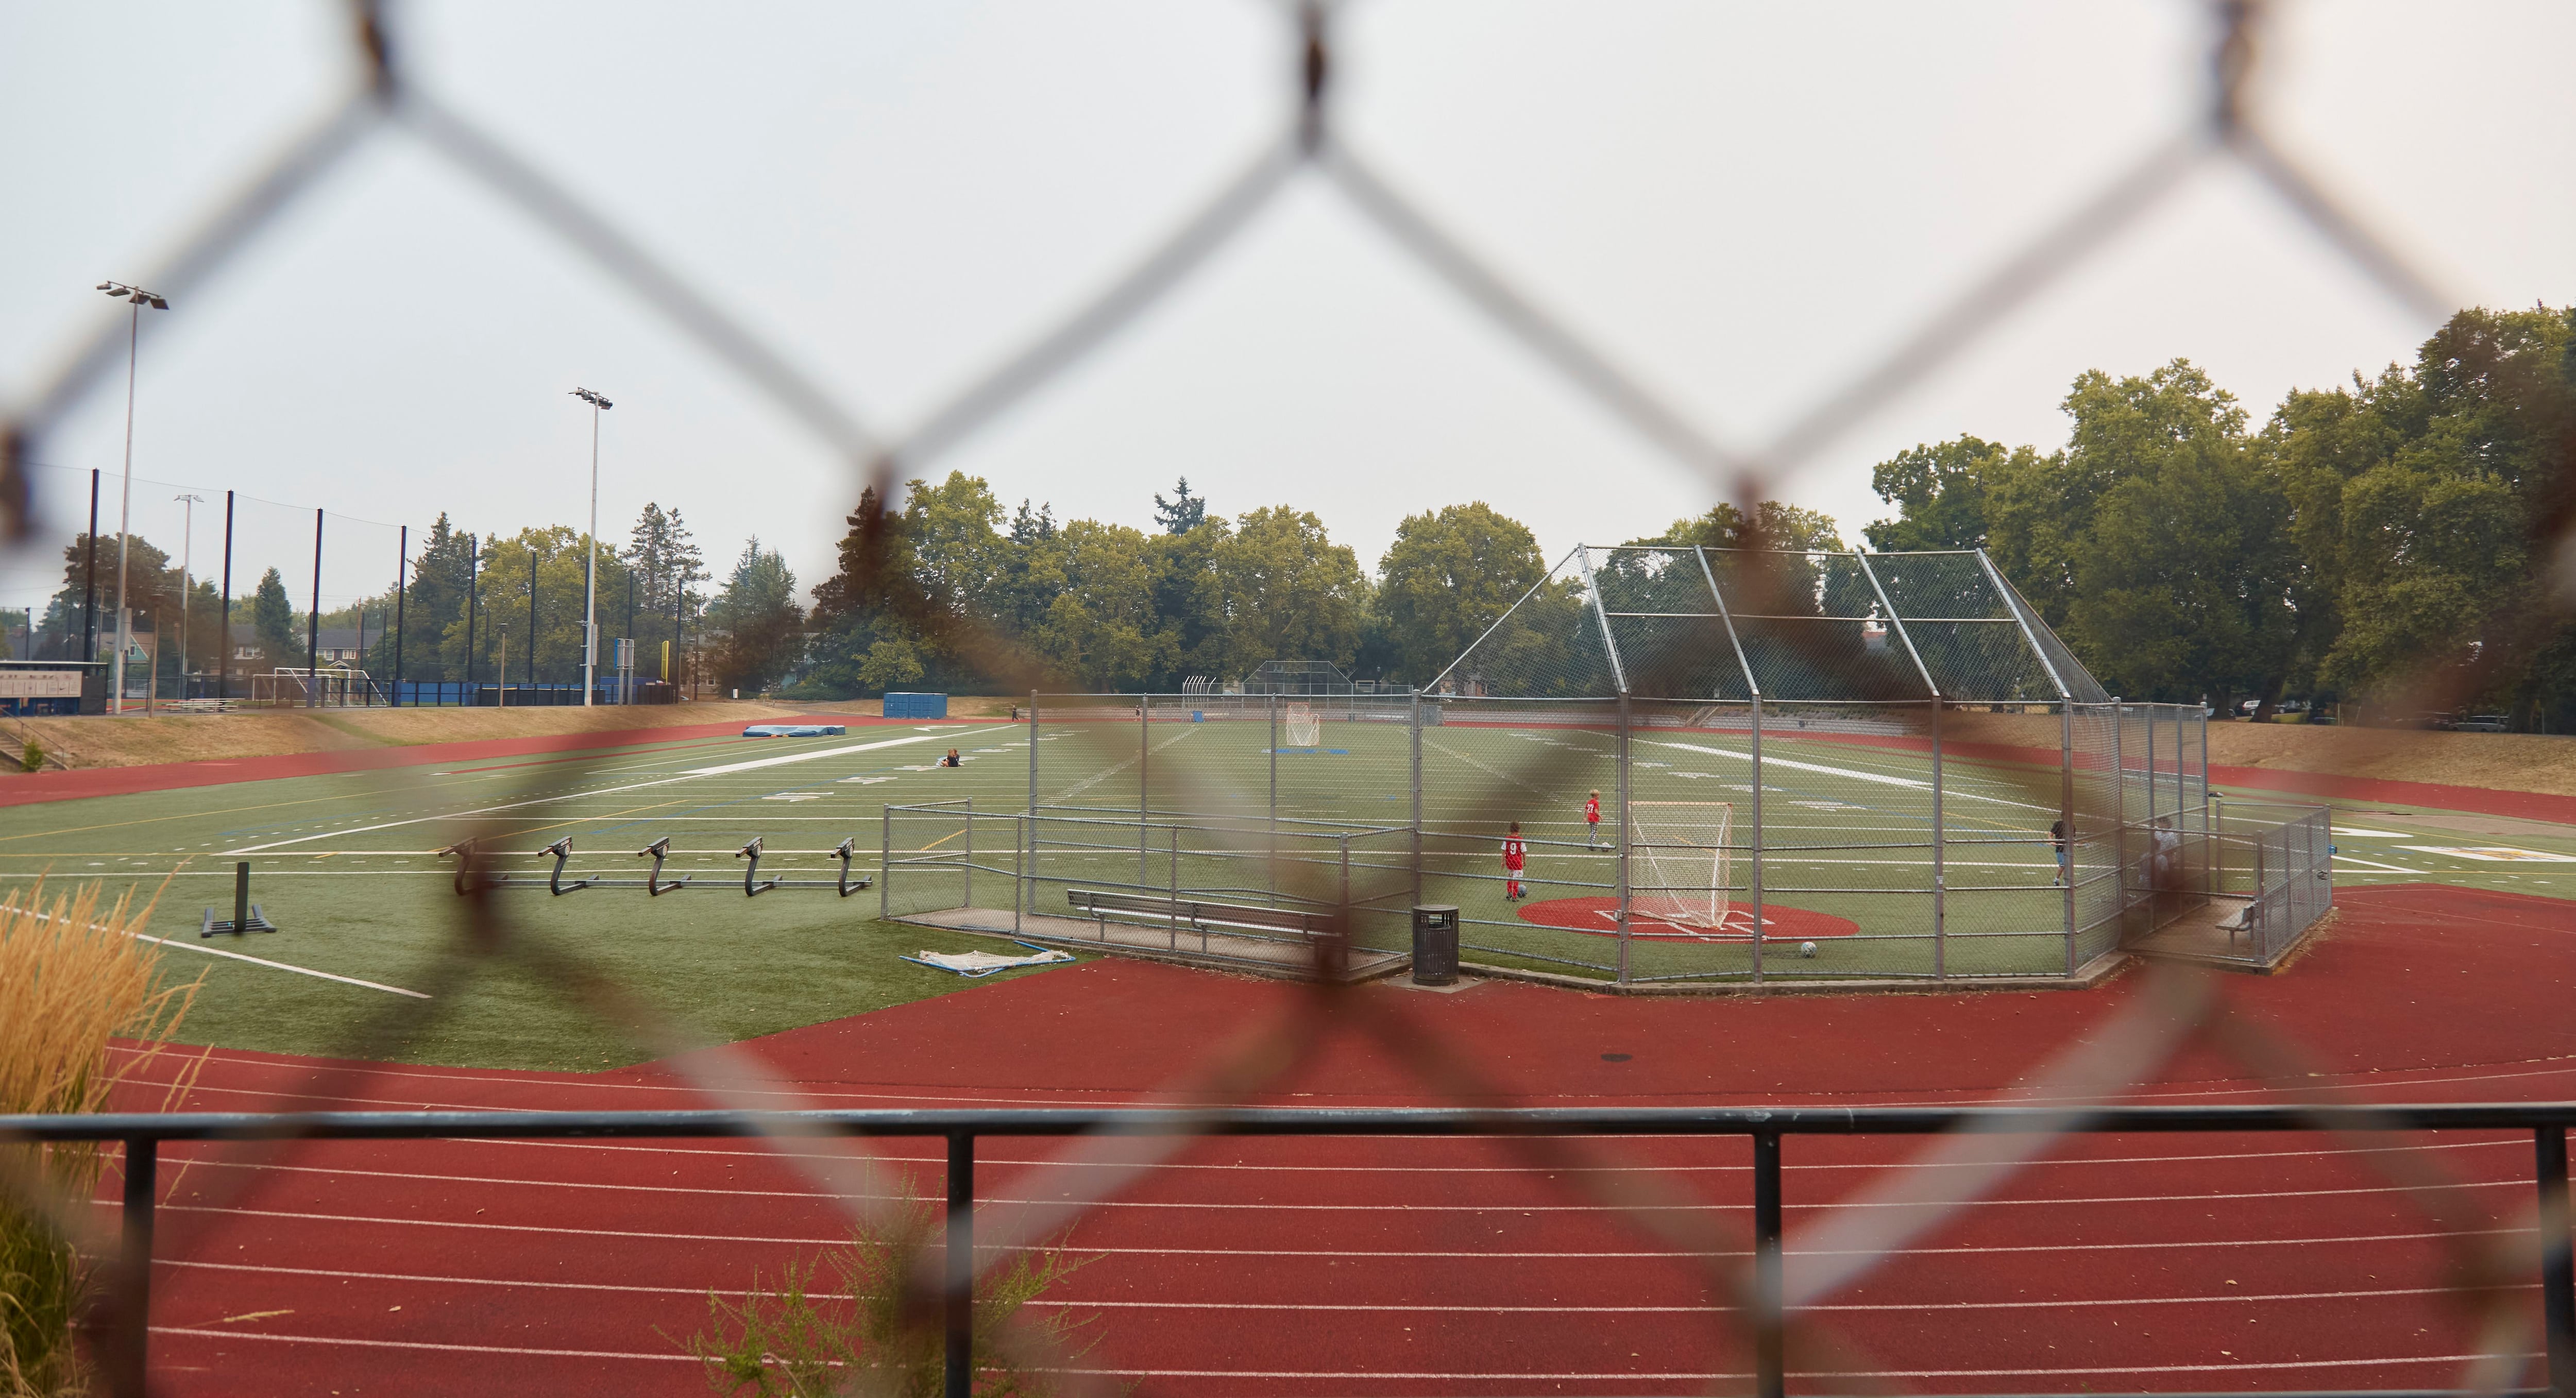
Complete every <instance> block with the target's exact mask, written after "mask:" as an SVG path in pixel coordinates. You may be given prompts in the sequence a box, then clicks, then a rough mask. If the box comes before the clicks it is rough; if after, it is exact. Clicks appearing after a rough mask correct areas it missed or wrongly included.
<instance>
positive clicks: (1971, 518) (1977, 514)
mask: <svg viewBox="0 0 2576 1398" xmlns="http://www.w3.org/2000/svg"><path fill="white" fill-rule="evenodd" d="M2023 450H2024V451H2025V452H2026V451H2028V450H2029V449H2028V448H2026V447H2025V448H2023ZM2010 455H2011V453H2009V452H2008V451H2006V450H2005V449H2004V448H2003V447H2000V446H1997V445H1996V444H1995V443H1993V442H1988V441H1982V440H1980V439H1978V438H1975V437H1970V436H1967V435H1965V434H1962V435H1961V436H1959V437H1958V438H1957V439H1956V440H1953V441H1947V442H1942V443H1940V444H1939V445H1937V446H1921V445H1918V446H1915V447H1914V448H1912V449H1911V450H1908V451H1901V452H1898V453H1897V454H1896V455H1894V456H1892V457H1890V458H1888V459H1887V460H1885V461H1882V462H1880V463H1878V465H1877V466H1875V467H1873V468H1871V470H1870V474H1869V485H1870V489H1871V490H1873V491H1875V492H1876V493H1877V495H1878V498H1879V499H1881V500H1884V501H1886V502H1887V503H1889V504H1891V505H1894V506H1896V507H1897V517H1896V518H1894V519H1882V520H1878V521H1876V522H1874V523H1872V524H1869V525H1867V526H1865V527H1863V528H1862V530H1861V534H1862V536H1863V537H1865V538H1867V539H1868V540H1869V546H1870V547H1871V548H1873V549H1877V550H1878V551H1880V552H1881V553H1902V552H1906V551H1909V550H1923V549H1977V548H1984V547H1985V546H1986V478H1987V476H1988V474H1989V473H1990V472H1993V471H1995V470H1997V469H1999V468H2001V467H2003V466H2004V465H2005V464H2006V462H2007V459H2008V458H2009V457H2010Z"/></svg>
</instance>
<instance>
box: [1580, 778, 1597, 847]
mask: <svg viewBox="0 0 2576 1398" xmlns="http://www.w3.org/2000/svg"><path fill="white" fill-rule="evenodd" d="M1600 843H1601V793H1600V792H1598V791H1596V792H1593V793H1592V795H1591V796H1590V797H1589V798H1587V799H1586V800H1585V801H1584V803H1583V845H1584V848H1586V849H1589V848H1591V847H1592V846H1594V845H1597V844H1600Z"/></svg>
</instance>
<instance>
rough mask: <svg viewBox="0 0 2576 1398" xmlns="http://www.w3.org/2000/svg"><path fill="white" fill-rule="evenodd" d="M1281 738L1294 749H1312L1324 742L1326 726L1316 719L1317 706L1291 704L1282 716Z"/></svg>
mask: <svg viewBox="0 0 2576 1398" xmlns="http://www.w3.org/2000/svg"><path fill="white" fill-rule="evenodd" d="M1279 727H1280V732H1281V736H1282V737H1283V738H1284V739H1285V745H1286V746H1288V747H1292V748H1311V747H1314V746H1317V745H1318V744H1319V743H1321V742H1322V741H1323V732H1324V726H1323V724H1321V723H1320V722H1318V721H1316V718H1315V706H1314V705H1312V704H1307V703H1291V704H1289V705H1288V706H1287V707H1286V709H1285V711H1284V712H1283V713H1282V714H1281V720H1280V725H1279Z"/></svg>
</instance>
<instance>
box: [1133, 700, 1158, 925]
mask: <svg viewBox="0 0 2576 1398" xmlns="http://www.w3.org/2000/svg"><path fill="white" fill-rule="evenodd" d="M1153 716H1154V696H1152V695H1150V694H1139V695H1137V696H1136V882H1138V883H1145V882H1147V881H1148V880H1149V879H1151V878H1152V877H1153V875H1152V873H1151V872H1150V871H1151V869H1152V867H1153V866H1152V865H1150V864H1148V863H1147V862H1146V861H1147V860H1148V859H1149V858H1150V857H1151V854H1150V851H1149V850H1148V849H1147V842H1148V841H1149V839H1150V838H1151V835H1152V832H1151V830H1150V829H1149V828H1148V827H1147V824H1146V822H1147V821H1148V820H1149V819H1151V818H1152V815H1153V811H1154V783H1153V779H1152V777H1151V775H1150V770H1149V769H1150V768H1151V766H1152V764H1153V761H1154V725H1153V722H1152V720H1153Z"/></svg>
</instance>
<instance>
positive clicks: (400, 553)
mask: <svg viewBox="0 0 2576 1398" xmlns="http://www.w3.org/2000/svg"><path fill="white" fill-rule="evenodd" d="M410 566H411V526H410V525H408V524H406V525H403V526H402V536H401V538H400V539H398V540H397V541H396V542H395V544H394V687H393V688H392V689H390V690H388V691H386V693H385V703H386V706H387V707H392V706H394V705H398V704H400V703H402V676H403V597H404V595H405V594H406V593H407V592H408V591H409V590H410V589H409V586H408V583H409V579H407V578H406V577H404V575H403V574H404V570H405V569H407V568H409V567H410Z"/></svg>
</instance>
